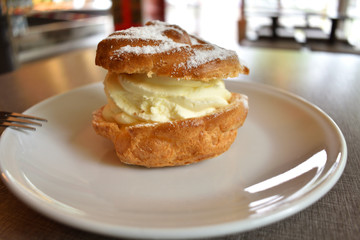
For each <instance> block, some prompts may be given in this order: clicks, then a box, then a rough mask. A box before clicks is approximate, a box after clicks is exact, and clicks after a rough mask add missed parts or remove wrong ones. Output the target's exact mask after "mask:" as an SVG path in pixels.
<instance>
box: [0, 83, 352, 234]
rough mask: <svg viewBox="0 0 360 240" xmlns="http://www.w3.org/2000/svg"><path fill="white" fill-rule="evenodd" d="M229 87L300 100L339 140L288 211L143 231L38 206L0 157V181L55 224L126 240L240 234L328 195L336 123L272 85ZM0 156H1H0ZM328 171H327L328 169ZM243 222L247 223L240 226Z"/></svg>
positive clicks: (344, 157) (341, 166)
mask: <svg viewBox="0 0 360 240" xmlns="http://www.w3.org/2000/svg"><path fill="white" fill-rule="evenodd" d="M227 81H228V82H229V83H231V84H245V85H248V86H250V87H252V88H254V87H257V88H261V89H265V90H267V91H270V92H271V93H272V94H275V95H278V94H281V95H284V96H285V97H288V98H292V99H295V100H296V101H300V103H302V104H305V105H307V107H310V108H313V109H315V110H316V112H317V113H318V114H321V115H322V118H325V119H326V120H328V122H329V124H331V126H332V128H333V129H334V130H335V131H336V135H337V137H339V140H340V141H339V142H340V144H341V148H340V152H341V153H342V154H341V157H340V159H339V160H338V165H337V166H336V169H335V170H334V171H333V172H332V173H333V174H331V175H330V176H327V177H326V178H325V179H324V180H323V181H321V182H319V183H317V185H316V186H315V187H314V188H312V190H311V191H307V192H306V193H305V195H306V196H304V195H303V196H302V198H300V199H297V200H296V201H295V202H297V203H296V204H292V207H291V208H284V209H280V210H279V211H276V212H275V213H272V214H268V215H265V216H264V217H261V218H254V219H250V220H249V219H248V218H246V219H242V220H235V221H230V222H225V223H218V224H209V225H206V226H196V227H181V228H172V227H171V228H154V227H150V228H144V227H132V226H121V225H115V224H105V223H99V222H97V221H94V220H91V219H86V218H74V217H73V215H68V214H65V213H64V212H62V211H58V210H57V209H54V208H52V207H51V205H43V206H41V199H39V198H38V196H36V195H34V194H32V193H31V192H29V191H28V190H27V189H26V188H25V187H22V186H20V185H18V184H17V183H16V180H14V179H11V178H12V175H11V173H9V172H8V170H7V169H3V164H2V163H3V161H5V160H2V158H0V169H1V173H2V174H1V175H2V177H1V178H2V180H3V182H4V183H5V185H6V186H7V187H8V189H9V190H10V191H11V192H13V193H14V194H15V195H16V196H17V198H19V199H20V200H21V201H22V202H23V203H25V204H26V205H28V206H30V207H31V208H33V209H35V210H37V212H39V213H41V214H43V215H45V216H47V217H49V218H50V219H53V220H55V221H57V222H60V223H63V224H65V225H68V226H72V227H77V228H79V229H82V230H85V231H89V232H93V233H98V234H99V233H100V234H103V235H107V236H115V237H129V238H139V237H140V238H149V237H151V238H159V239H178V238H203V237H217V236H222V235H225V234H234V233H240V232H244V231H251V230H254V229H256V228H260V227H264V226H266V225H269V224H271V223H276V222H278V221H280V220H283V219H285V218H288V217H290V216H292V215H294V214H296V213H298V212H300V211H302V210H304V209H306V208H307V207H309V206H310V205H312V204H314V203H316V202H317V201H318V200H319V199H321V198H322V197H323V196H324V195H325V194H326V193H327V192H329V191H330V190H331V189H332V187H333V186H334V185H335V184H336V183H337V181H338V180H339V179H340V177H341V175H342V173H343V171H344V169H345V166H346V162H347V155H348V150H347V145H346V140H345V137H344V135H343V133H342V131H341V129H340V128H339V126H338V125H337V124H336V122H335V121H334V120H333V119H332V118H331V117H330V116H329V115H328V114H327V113H326V112H325V111H323V110H322V109H321V108H319V107H318V106H316V105H315V104H313V103H311V102H310V101H308V100H306V99H305V98H303V97H301V96H298V95H296V94H294V93H291V92H290V91H286V90H283V89H280V88H277V87H274V86H270V85H267V84H263V83H256V82H248V81H243V80H239V79H230V80H226V81H225V83H226V82H227ZM100 86H101V82H95V83H90V84H86V85H83V86H80V87H77V88H74V89H72V90H69V91H66V92H63V93H59V94H57V95H54V96H52V97H49V98H47V99H44V100H43V101H40V102H39V103H37V104H35V105H33V106H32V107H30V108H28V109H27V110H26V111H24V113H30V112H31V111H32V110H33V109H34V108H37V107H40V106H41V105H43V104H48V103H49V102H51V101H53V100H55V99H57V98H59V97H66V95H67V94H71V93H74V92H77V91H88V90H89V89H92V88H98V87H100ZM11 131H13V130H12V129H5V130H4V132H3V133H2V135H1V137H0V154H2V151H3V150H2V149H3V147H2V146H3V142H4V139H5V140H6V138H7V135H8V134H11ZM0 156H1V155H0ZM329 171H330V170H329ZM244 223H247V224H244Z"/></svg>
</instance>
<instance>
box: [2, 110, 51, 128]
mask: <svg viewBox="0 0 360 240" xmlns="http://www.w3.org/2000/svg"><path fill="white" fill-rule="evenodd" d="M40 122H47V120H46V119H44V118H39V117H35V116H29V115H25V114H22V113H15V112H6V111H0V126H1V127H12V128H18V129H27V130H36V128H35V127H32V126H38V127H40V126H42V124H41V123H40Z"/></svg>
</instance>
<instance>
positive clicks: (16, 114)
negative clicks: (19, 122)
mask: <svg viewBox="0 0 360 240" xmlns="http://www.w3.org/2000/svg"><path fill="white" fill-rule="evenodd" d="M7 115H8V116H12V117H20V118H27V119H32V120H38V121H43V122H47V120H46V119H45V118H40V117H35V116H30V115H25V114H22V113H15V112H7Z"/></svg>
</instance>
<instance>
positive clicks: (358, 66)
mask: <svg viewBox="0 0 360 240" xmlns="http://www.w3.org/2000/svg"><path fill="white" fill-rule="evenodd" d="M237 50H238V52H239V55H240V57H241V58H242V59H245V61H246V62H247V64H248V66H249V67H250V69H251V74H250V76H248V77H244V76H243V77H241V78H243V79H244V80H246V81H253V82H258V83H263V84H267V85H271V86H275V87H277V88H280V89H283V90H287V91H289V92H292V93H294V94H297V95H299V96H301V97H303V98H305V99H306V100H308V101H310V102H312V103H314V104H315V105H317V106H318V107H320V108H321V109H323V110H324V111H325V112H326V113H327V114H328V115H329V116H330V117H331V118H332V119H333V120H334V121H335V122H336V123H337V124H338V126H339V127H340V129H341V130H342V132H343V134H344V136H345V139H346V142H347V147H348V159H347V165H346V168H345V170H344V173H343V175H342V177H341V178H340V180H339V181H338V183H337V184H336V185H335V186H334V187H333V189H332V190H330V192H329V193H327V194H326V195H325V196H324V197H323V198H321V199H320V200H319V201H318V202H316V203H315V204H313V205H312V206H310V207H308V208H307V209H305V210H303V211H301V212H299V213H297V214H295V215H293V216H291V217H289V218H287V219H285V220H282V221H280V222H277V223H273V224H271V225H269V226H265V227H262V228H259V229H256V230H253V231H249V232H245V233H240V234H234V235H230V236H224V237H217V238H215V239H358V237H359V233H360V57H359V56H356V55H345V54H331V53H320V52H317V53H315V52H308V51H286V50H271V49H250V48H249V49H247V48H239V49H237ZM94 57H95V49H93V48H90V49H84V50H78V51H74V52H70V53H66V54H63V55H59V56H56V57H53V58H49V59H44V60H40V61H36V62H30V63H27V64H24V65H22V66H21V67H20V68H19V69H17V70H16V71H14V72H12V73H8V74H3V75H0V110H9V111H17V112H22V111H24V110H26V109H27V108H29V107H31V106H32V105H34V104H36V103H38V102H40V101H42V100H44V99H46V98H48V97H51V96H54V95H56V94H60V93H64V92H66V91H68V90H70V89H73V88H76V87H80V86H83V85H86V84H89V83H93V82H100V81H102V80H103V79H104V76H105V74H106V72H105V71H104V70H103V69H101V68H99V67H96V66H95V65H94ZM1 132H2V130H0V133H1ZM0 140H1V138H0ZM0 239H77V240H79V239H112V238H111V237H105V236H101V235H98V234H93V233H89V232H85V231H82V230H78V229H75V228H72V227H69V226H65V225H63V224H60V223H58V222H56V221H53V220H50V219H48V218H47V217H44V216H43V215H41V214H39V213H38V212H36V211H34V210H32V209H31V208H29V207H28V206H27V205H25V204H24V203H23V202H22V201H20V200H18V199H17V198H16V197H15V196H14V195H13V194H12V193H11V192H10V191H9V190H8V188H7V187H6V186H5V185H4V183H3V182H0Z"/></svg>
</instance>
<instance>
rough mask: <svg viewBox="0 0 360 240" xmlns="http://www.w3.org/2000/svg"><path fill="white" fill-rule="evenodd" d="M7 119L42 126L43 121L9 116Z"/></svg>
mask: <svg viewBox="0 0 360 240" xmlns="http://www.w3.org/2000/svg"><path fill="white" fill-rule="evenodd" d="M5 121H7V122H16V123H26V124H33V125H38V126H41V123H38V122H35V121H30V120H27V119H25V118H17V117H7V118H6V119H5Z"/></svg>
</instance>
